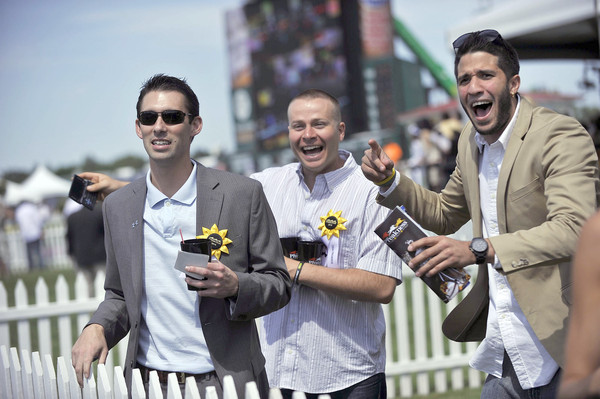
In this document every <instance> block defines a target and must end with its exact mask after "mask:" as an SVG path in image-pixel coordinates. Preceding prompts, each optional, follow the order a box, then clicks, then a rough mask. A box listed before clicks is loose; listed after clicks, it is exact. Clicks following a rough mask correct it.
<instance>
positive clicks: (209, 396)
mask: <svg viewBox="0 0 600 399" xmlns="http://www.w3.org/2000/svg"><path fill="white" fill-rule="evenodd" d="M56 363H57V366H56V371H55V369H54V363H53V361H52V357H50V355H45V356H43V357H41V356H40V354H39V352H33V353H32V354H31V355H30V354H29V352H28V351H26V350H22V351H21V355H20V356H19V354H18V351H17V349H16V348H10V350H7V349H6V347H5V346H4V345H2V346H0V398H6V399H30V398H31V399H38V398H39V399H44V398H45V399H53V398H60V399H88V398H89V399H92V398H114V399H127V398H128V396H129V394H128V389H127V385H126V383H125V377H124V376H123V369H122V368H121V366H115V367H114V369H113V372H112V373H109V369H108V368H107V367H106V366H105V365H103V364H99V365H98V368H97V376H98V377H97V380H98V381H97V382H96V378H95V377H94V374H91V375H90V378H87V379H84V381H83V387H80V386H79V384H78V383H77V377H76V376H75V370H74V369H73V367H72V366H71V365H70V364H67V361H66V360H65V358H64V357H62V356H61V357H59V358H58V359H57V362H56ZM132 372H133V373H132V382H131V398H132V399H146V398H149V399H164V395H163V393H162V390H161V386H160V381H159V379H158V374H157V373H156V371H151V372H150V374H149V378H148V390H147V392H146V387H145V385H144V383H143V381H142V375H141V373H140V370H139V369H134V370H132ZM202 397H204V398H205V399H219V397H218V395H217V390H216V388H215V387H214V386H208V387H206V391H205V392H203V395H202ZM281 397H282V396H281V392H280V391H279V390H278V389H276V388H273V389H271V390H270V392H269V398H268V399H281ZM293 397H294V399H306V396H305V395H304V393H301V392H294V394H293ZM182 398H185V399H200V398H201V395H200V392H199V391H198V386H197V385H196V383H195V380H194V378H193V377H188V378H187V379H186V381H185V388H184V395H182V394H181V389H180V388H179V382H178V381H177V376H176V375H175V374H169V376H168V380H167V399H182ZM222 398H223V399H238V395H237V392H236V389H235V383H234V381H233V378H232V377H231V376H229V375H228V376H225V378H223V394H222ZM329 398H330V397H329V395H319V399H329ZM244 399H261V398H260V395H259V392H258V388H257V386H256V383H255V382H253V381H250V382H248V383H246V387H245V395H244Z"/></svg>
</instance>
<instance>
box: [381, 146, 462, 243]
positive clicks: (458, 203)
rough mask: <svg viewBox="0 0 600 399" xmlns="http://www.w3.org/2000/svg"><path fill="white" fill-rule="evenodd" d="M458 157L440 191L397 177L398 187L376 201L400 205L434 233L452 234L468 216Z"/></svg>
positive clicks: (387, 205) (391, 206)
mask: <svg viewBox="0 0 600 399" xmlns="http://www.w3.org/2000/svg"><path fill="white" fill-rule="evenodd" d="M460 158H461V156H460V153H459V155H458V156H457V159H456V163H457V166H456V168H455V170H454V172H453V173H452V175H451V176H450V179H449V181H448V183H447V184H446V186H445V187H444V189H443V190H442V192H441V193H436V192H435V191H431V190H428V189H426V188H424V187H422V186H420V185H419V184H417V183H415V182H414V181H412V180H411V179H410V178H409V177H408V176H406V175H402V176H400V181H399V183H398V186H397V187H396V188H395V189H394V190H393V191H392V192H391V193H390V194H389V195H388V196H387V197H383V196H381V195H378V196H377V202H378V203H379V204H380V205H383V206H385V207H387V208H390V209H392V208H394V207H396V206H401V205H404V207H405V208H406V210H407V211H408V213H409V214H410V215H411V217H412V218H413V219H415V220H416V221H417V222H418V223H419V224H420V225H421V226H422V227H423V228H425V229H427V230H429V231H432V232H434V233H436V234H438V235H448V234H452V233H455V232H456V231H458V229H460V228H461V226H463V225H464V224H465V223H467V222H468V221H469V219H470V218H471V216H470V213H469V204H468V202H467V199H466V194H465V189H464V185H463V177H462V173H461V164H462V162H461V159H460Z"/></svg>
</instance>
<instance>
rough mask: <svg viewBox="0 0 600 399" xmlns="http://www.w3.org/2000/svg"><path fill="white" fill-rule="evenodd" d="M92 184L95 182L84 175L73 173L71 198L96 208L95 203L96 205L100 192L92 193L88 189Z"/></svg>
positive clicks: (90, 207) (89, 207)
mask: <svg viewBox="0 0 600 399" xmlns="http://www.w3.org/2000/svg"><path fill="white" fill-rule="evenodd" d="M90 184H93V183H92V182H91V181H89V180H86V179H84V178H82V177H79V176H77V175H73V182H72V183H71V189H70V190H69V198H71V199H72V200H73V201H75V202H78V203H80V204H81V205H83V206H85V207H86V208H88V209H90V210H91V209H94V205H96V200H97V199H98V193H92V192H90V191H88V190H87V189H86V187H87V186H89V185H90Z"/></svg>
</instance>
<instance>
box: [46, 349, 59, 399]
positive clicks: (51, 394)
mask: <svg viewBox="0 0 600 399" xmlns="http://www.w3.org/2000/svg"><path fill="white" fill-rule="evenodd" d="M43 366H44V391H45V393H46V399H58V394H57V392H56V373H55V372H54V365H53V364H52V357H51V356H50V355H49V354H46V355H44V363H43Z"/></svg>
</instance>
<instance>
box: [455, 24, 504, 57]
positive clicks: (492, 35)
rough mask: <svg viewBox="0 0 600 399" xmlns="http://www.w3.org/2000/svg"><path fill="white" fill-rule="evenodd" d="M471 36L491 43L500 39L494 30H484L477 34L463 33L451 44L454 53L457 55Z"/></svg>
mask: <svg viewBox="0 0 600 399" xmlns="http://www.w3.org/2000/svg"><path fill="white" fill-rule="evenodd" d="M471 36H477V37H480V38H482V39H485V40H487V41H488V42H493V41H496V40H498V39H502V36H500V33H498V31H495V30H494V29H485V30H480V31H477V32H469V33H465V34H464V35H460V36H459V37H458V39H456V40H455V41H453V42H452V47H453V48H454V52H455V53H457V52H458V50H460V48H461V47H462V45H463V44H465V42H466V41H467V39H469V38H470V37H471Z"/></svg>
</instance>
